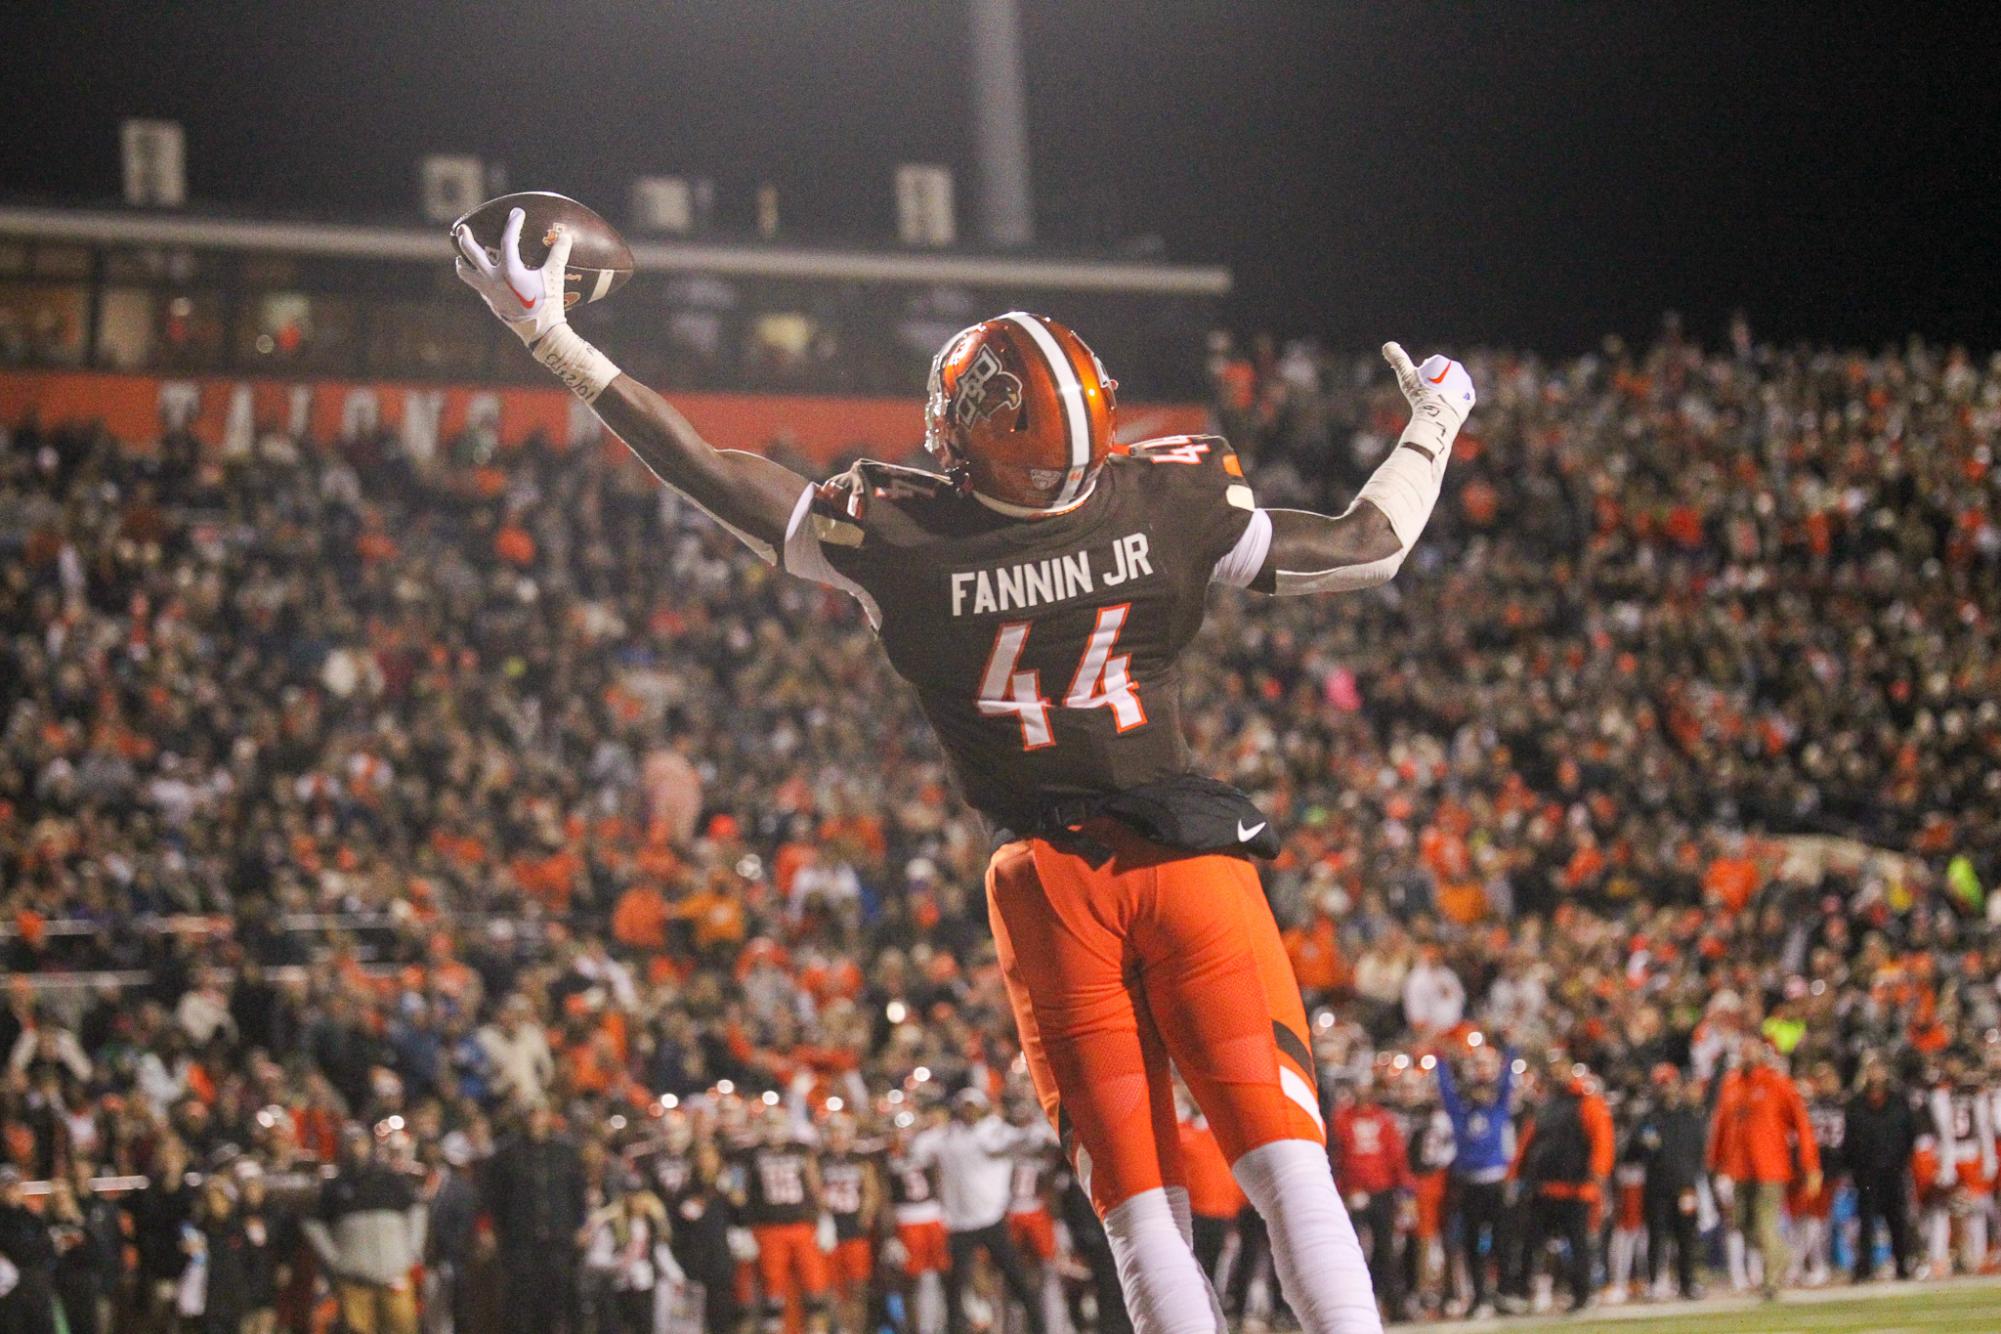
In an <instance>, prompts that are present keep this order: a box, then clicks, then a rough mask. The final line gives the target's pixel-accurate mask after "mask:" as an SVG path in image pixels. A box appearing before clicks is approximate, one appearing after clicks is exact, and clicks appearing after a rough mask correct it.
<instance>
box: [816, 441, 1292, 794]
mask: <svg viewBox="0 0 2001 1334" xmlns="http://www.w3.org/2000/svg"><path fill="white" fill-rule="evenodd" d="M809 495H810V499H809V500H807V501H804V502H802V503H803V504H804V505H805V506H806V508H805V509H804V510H803V511H802V512H801V513H800V514H799V515H797V516H796V517H795V522H794V524H793V530H792V533H791V535H790V536H789V537H788V539H787V542H786V567H787V568H788V569H790V570H792V571H793V572H794V573H796V574H801V575H805V576H807V577H809V578H819V579H821V580H822V581H823V582H829V583H835V584H838V585H839V586H842V587H845V588H847V589H848V590H849V591H850V592H853V593H854V594H855V595H856V596H857V597H859V598H861V600H862V602H863V604H864V605H865V606H866V607H867V609H868V612H869V616H870V619H871V620H873V621H874V622H875V624H876V628H877V631H878V633H879V634H880V636H881V639H882V644H883V648H884V649H885V651H887V653H888V654H889V661H890V665H891V666H892V667H894V668H895V669H896V672H897V674H898V675H900V676H901V677H903V679H904V680H906V681H908V682H909V683H910V684H911V685H912V686H913V687H915V689H916V691H917V697H918V701H919V703H920V705H921V706H922V707H923V709H924V713H925V716H926V717H927V718H929V720H930V722H931V726H932V727H933V728H934V729H935V730H936V732H937V734H938V739H939V742H940V743H941V744H942V745H943V747H944V749H945V754H946V756H947V757H948V758H949V760H950V762H951V765H952V769H953V772H954V774H955V775H956V776H957V779H958V782H959V787H960V790H961V792H962V793H963V795H964V796H965V799H966V801H967V802H968V803H969V804H970V805H972V806H973V807H974V808H975V809H976V810H978V811H980V812H981V813H982V814H984V815H985V816H987V818H988V819H990V820H992V821H993V822H995V823H996V824H998V825H1000V826H1002V827H1005V828H1010V829H1015V830H1022V829H1027V828H1031V827H1033V826H1034V825H1035V823H1036V821H1037V818H1038V816H1039V814H1040V812H1042V811H1043V810H1044V809H1045V808H1046V807H1047V806H1048V805H1049V804H1051V803H1052V802H1055V801H1061V800H1066V799H1070V798H1075V797H1087V796H1096V795H1102V794H1106V793H1111V792H1118V791H1123V790H1125V789H1127V788H1130V787H1134V786H1137V785H1139V784H1141V783H1147V782H1152V781H1154V780H1156V779H1160V778H1165V777H1168V776H1171V775H1174V774H1178V773H1182V772H1184V771H1186V770H1187V768H1188V747H1187V743H1186V741H1185V740H1184V738H1183V736H1182V731H1181V700H1180V695H1181V677H1180V672H1179V668H1178V667H1177V660H1178V659H1179V657H1180V655H1181V652H1182V650H1183V649H1185V648H1186V647H1187V646H1188V643H1189V641H1190V640H1191V639H1193V638H1194V637H1195V632H1196V631H1197V630H1198V629H1200V628H1201V625H1202V616H1203V611H1204V608H1205V606H1206V603H1207V591H1208V587H1209V583H1210V579H1211V575H1212V572H1213V571H1214V570H1215V567H1216V563H1217V561H1218V560H1220V559H1221V558H1222V557H1223V556H1224V555H1225V554H1227V553H1228V552H1230V550H1231V548H1232V547H1233V546H1235V545H1236V543H1237V541H1238V539H1239V538H1240V537H1242V536H1243V533H1244V530H1245V529H1246V528H1247V527H1248V526H1249V524H1250V522H1251V517H1252V514H1253V513H1254V511H1255V503H1254V501H1253V500H1252V497H1251V491H1250V488H1249V486H1248V485H1247V484H1246V483H1245V481H1244V476H1243V469H1242V467H1241V465H1240V464H1239V463H1238V461H1237V457H1236V455H1235V453H1234V452H1232V451H1231V449H1230V447H1229V445H1228V444H1227V443H1225V442H1224V441H1223V440H1221V439H1220V438H1218V437H1215V436H1192V437H1191V436H1177V437H1172V438H1169V439H1165V440H1157V441H1150V442H1148V443H1146V444H1144V445H1136V446H1134V447H1133V448H1132V450H1131V452H1130V453H1128V454H1124V455H1116V454H1115V455H1113V456H1112V457H1111V458H1110V459H1109V460H1107V461H1106V463H1105V466H1104V468H1103V470H1102V471H1101V472H1100V474H1099V476H1098V481H1097V485H1096V487H1095V488H1094V489H1093V491H1092V493H1091V495H1090V497H1089V498H1088V499H1087V500H1086V501H1085V502H1084V503H1083V504H1081V505H1079V506H1077V507H1076V508H1074V509H1072V510H1070V511H1068V512H1066V513H1063V514H1058V515H1053V516H1050V517H1047V518H1019V517H1014V516H1011V515H1007V514H1002V513H999V512H996V511H995V510H993V509H990V508H989V507H988V506H986V505H985V504H982V503H981V502H980V501H979V500H978V499H976V498H975V497H973V496H970V495H967V494H965V493H964V492H961V491H959V490H957V489H955V488H954V487H953V486H952V484H951V483H950V482H949V481H948V480H947V479H946V478H944V477H942V476H939V475H938V474H936V473H930V472H924V471H921V470H918V469H912V468H899V467H893V466H891V465H888V464H880V463H866V462H865V463H860V464H857V465H856V466H855V467H854V468H853V469H851V470H850V471H848V472H847V473H845V474H843V475H841V476H839V477H836V478H834V479H833V480H831V481H829V482H827V483H825V484H823V485H822V486H820V487H819V488H818V489H817V490H816V491H814V492H811V493H809Z"/></svg>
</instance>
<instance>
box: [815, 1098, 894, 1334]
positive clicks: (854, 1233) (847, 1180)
mask: <svg viewBox="0 0 2001 1334" xmlns="http://www.w3.org/2000/svg"><path fill="white" fill-rule="evenodd" d="M820 1198H821V1201H822V1202H823V1203H824V1204H825V1205H826V1206H827V1213H828V1214H829V1215H830V1216H831V1217H832V1219H833V1224H834V1250H833V1254H832V1255H831V1256H830V1257H829V1263H830V1268H831V1269H832V1271H833V1283H834V1306H835V1314H836V1317H837V1319H836V1324H837V1326H838V1327H839V1328H841V1329H843V1330H859V1329H862V1328H865V1324H864V1322H865V1320H866V1318H867V1315H868V1299H869V1285H870V1282H871V1281H872V1280H873V1279H874V1277H875V1235H876V1224H877V1221H878V1219H879V1218H880V1216H881V1213H882V1203H883V1200H882V1173H881V1170H880V1168H879V1167H878V1166H877V1163H876V1156H875V1155H874V1154H871V1153H868V1152H866V1151H864V1150H863V1149H862V1148H861V1147H860V1144H859V1134H858V1128H857V1124H856V1121H855V1117H854V1114H853V1113H851V1112H848V1111H837V1112H830V1113H828V1115H827V1123H826V1144H825V1147H824V1148H823V1149H822V1150H821V1153H820Z"/></svg>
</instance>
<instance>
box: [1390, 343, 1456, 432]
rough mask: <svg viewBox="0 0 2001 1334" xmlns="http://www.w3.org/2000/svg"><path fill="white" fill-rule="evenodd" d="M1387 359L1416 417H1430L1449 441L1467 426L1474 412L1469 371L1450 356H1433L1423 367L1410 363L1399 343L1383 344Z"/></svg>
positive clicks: (1412, 414)
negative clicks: (1461, 428)
mask: <svg viewBox="0 0 2001 1334" xmlns="http://www.w3.org/2000/svg"><path fill="white" fill-rule="evenodd" d="M1383 360H1384V361H1387V362H1389V363H1390V369H1391V370H1393V371H1395V372H1396V375H1397V388H1399V389H1401V390H1403V396H1404V397H1405V398H1406V399H1408V400H1410V411H1411V416H1412V417H1413V418H1418V417H1429V418H1431V419H1432V420H1433V421H1436V422H1437V423H1438V424H1439V425H1440V426H1443V427H1444V428H1445V434H1446V439H1447V440H1448V441H1449V440H1450V439H1451V438H1452V437H1453V436H1455V435H1457V434H1458V433H1459V428H1460V427H1461V426H1463V425H1465V424H1466V414H1467V413H1469V412H1471V411H1472V410H1473V404H1474V401H1475V398H1476V396H1475V394H1474V392H1473V377H1472V376H1470V375H1468V374H1467V373H1466V368H1465V367H1464V366H1462V365H1460V364H1459V363H1458V362H1456V361H1453V360H1451V359H1450V358H1448V357H1442V356H1439V355H1438V354H1437V353H1433V354H1432V355H1431V356H1428V357H1426V358H1425V359H1424V364H1423V365H1422V366H1413V365H1411V364H1410V356H1409V354H1408V353H1406V352H1405V351H1404V350H1403V348H1402V347H1401V346H1399V345H1398V344H1396V343H1384V344H1383Z"/></svg>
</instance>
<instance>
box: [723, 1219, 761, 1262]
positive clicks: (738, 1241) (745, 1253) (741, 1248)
mask: <svg viewBox="0 0 2001 1334" xmlns="http://www.w3.org/2000/svg"><path fill="white" fill-rule="evenodd" d="M723 1235H724V1237H725V1239H726V1240H727V1241H728V1244H729V1250H730V1259H732V1260H735V1261H736V1262H737V1263H738V1264H745V1265H747V1264H749V1263H750V1262H751V1261H752V1260H755V1259H756V1258H757V1238H756V1237H755V1236H753V1235H752V1233H751V1230H750V1229H749V1228H747V1227H733V1228H731V1229H729V1231H727V1232H726V1233H724V1234H723Z"/></svg>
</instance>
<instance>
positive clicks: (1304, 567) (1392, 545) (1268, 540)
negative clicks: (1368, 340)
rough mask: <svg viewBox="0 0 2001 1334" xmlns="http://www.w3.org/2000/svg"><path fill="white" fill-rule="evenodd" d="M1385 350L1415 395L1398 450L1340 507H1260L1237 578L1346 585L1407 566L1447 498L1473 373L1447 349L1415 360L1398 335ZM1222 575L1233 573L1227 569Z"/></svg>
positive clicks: (1261, 583) (1269, 589)
mask: <svg viewBox="0 0 2001 1334" xmlns="http://www.w3.org/2000/svg"><path fill="white" fill-rule="evenodd" d="M1383 357H1384V359H1385V360H1386V361H1388V362H1389V363H1390V366H1391V368H1392V369H1393V370H1395V371H1396V376H1397V386H1398V387H1399V388H1401V389H1402V390H1403V395H1404V397H1405V398H1407V399H1409V400H1410V424H1409V425H1408V426H1406V427H1404V430H1403V435H1402V436H1401V437H1400V438H1399V439H1398V440H1397V444H1396V448H1395V449H1392V450H1391V451H1390V455H1389V457H1388V458H1386V459H1384V460H1383V462H1382V463H1381V465H1379V466H1378V467H1377V468H1376V471H1375V473H1374V474H1373V475H1372V476H1371V477H1370V478H1369V480H1368V481H1367V482H1366V483H1364V484H1363V486H1362V489H1361V491H1360V492H1359V493H1357V495H1356V496H1355V500H1354V503H1353V504H1351V505H1349V506H1348V508H1347V510H1346V511H1344V512H1343V513H1341V514H1339V515H1334V516H1330V515H1325V514H1311V513H1308V512H1307V511H1305V510H1260V511H1259V512H1258V517H1257V518H1255V519H1253V521H1252V526H1251V528H1250V529H1249V530H1248V531H1247V532H1246V533H1245V537H1244V540H1243V541H1242V542H1240V543H1239V544H1238V549H1237V550H1236V551H1233V552H1232V553H1231V554H1230V556H1229V557H1226V558H1225V560H1226V562H1228V561H1235V562H1238V563H1239V566H1240V573H1238V575H1237V577H1236V578H1234V579H1227V581H1228V582H1233V583H1243V584H1247V585H1248V586H1249V587H1251V588H1254V589H1256V590H1258V591H1259V592H1261V593H1280V594H1291V593H1345V592H1349V591H1351V590H1354V589H1358V588H1373V587H1375V586H1376V585H1377V584H1382V583H1387V582H1388V581H1389V580H1390V579H1391V578H1392V577H1393V576H1394V575H1395V574H1396V572H1397V571H1398V569H1400V568H1402V566H1403V562H1404V558H1405V557H1406V556H1408V555H1409V554H1410V550H1411V548H1412V547H1414V546H1416V545H1417V538H1418V534H1420V533H1422V532H1423V531H1424V525H1425V523H1426V521H1428V520H1429V519H1430V518H1431V510H1432V506H1434V505H1436V504H1437V503H1438V490H1439V487H1440V486H1441V485H1443V483H1444V481H1445V465H1446V463H1447V462H1448V461H1449V460H1450V459H1451V457H1452V442H1453V440H1454V439H1455V438H1456V437H1457V436H1458V434H1459V428H1460V426H1462V425H1463V424H1464V423H1465V421H1466V414H1467V413H1468V412H1470V411H1472V408H1473V402H1474V394H1473V380H1472V377H1471V376H1469V375H1467V373H1466V368H1465V367H1464V366H1461V365H1460V364H1459V363H1458V362H1456V361H1451V360H1448V359H1447V358H1445V357H1440V356H1433V357H1430V358H1427V359H1426V361H1425V363H1424V364H1423V365H1422V366H1413V365H1411V364H1410V358H1409V357H1408V356H1406V355H1405V354H1404V350H1403V349H1402V348H1401V347H1398V346H1397V345H1396V344H1395V343H1385V344H1383ZM1261 539H1262V545H1263V546H1264V551H1263V552H1262V553H1261V558H1260V553H1258V551H1257V549H1256V548H1257V547H1258V545H1260V544H1261ZM1253 570H1254V571H1255V573H1251V571H1253ZM1219 577H1226V578H1227V575H1226V573H1225V572H1224V571H1222V570H1221V569H1220V568H1219Z"/></svg>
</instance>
